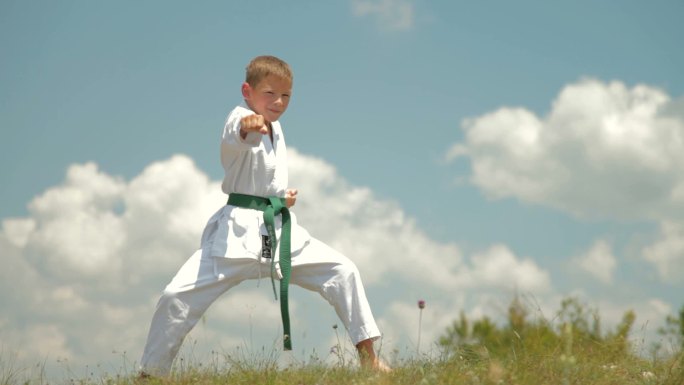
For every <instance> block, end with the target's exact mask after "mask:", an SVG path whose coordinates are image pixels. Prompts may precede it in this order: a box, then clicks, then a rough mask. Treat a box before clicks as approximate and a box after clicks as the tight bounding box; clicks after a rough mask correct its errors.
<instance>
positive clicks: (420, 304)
mask: <svg viewBox="0 0 684 385" xmlns="http://www.w3.org/2000/svg"><path fill="white" fill-rule="evenodd" d="M418 309H420V314H419V317H418V346H416V353H420V333H421V329H422V325H423V309H425V301H424V300H422V299H420V300H418Z"/></svg>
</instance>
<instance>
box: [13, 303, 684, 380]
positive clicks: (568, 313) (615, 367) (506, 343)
mask: <svg viewBox="0 0 684 385" xmlns="http://www.w3.org/2000/svg"><path fill="white" fill-rule="evenodd" d="M529 313H530V311H529V309H527V308H525V307H524V306H523V305H522V304H521V302H520V301H519V299H518V298H514V300H513V302H512V303H511V306H510V308H509V314H508V323H507V324H504V325H497V324H495V323H494V322H492V321H491V320H490V319H488V318H487V317H483V318H482V319H479V320H474V321H473V320H468V319H467V318H466V317H465V316H464V315H463V314H461V315H460V317H459V318H458V319H456V320H455V321H454V322H453V324H452V325H451V326H450V327H449V328H447V330H446V331H445V333H444V335H442V336H441V337H440V338H439V342H438V344H436V345H434V346H433V348H432V350H430V352H431V353H427V354H420V355H418V354H417V353H414V354H408V356H411V355H412V357H410V358H408V359H406V358H400V356H401V354H400V352H398V351H394V352H391V353H390V354H386V353H383V354H384V355H385V358H386V359H387V360H388V361H389V364H390V366H392V367H393V368H394V370H393V371H392V372H391V373H377V372H374V371H370V370H365V369H361V368H359V366H358V360H357V358H356V357H355V356H354V353H353V352H351V351H349V350H346V349H345V347H344V346H340V345H339V338H338V346H337V347H336V350H334V351H333V352H331V355H330V356H328V359H329V360H330V359H333V362H324V361H322V360H321V359H319V358H317V357H315V356H313V355H312V356H311V357H310V359H309V360H308V362H296V363H293V364H289V365H283V364H282V363H279V362H280V361H282V360H279V354H280V353H279V351H278V350H277V349H276V348H275V347H272V348H263V349H261V350H256V351H254V350H251V349H249V348H247V347H245V348H244V349H236V350H235V352H233V353H216V352H214V353H212V358H211V359H209V360H192V359H191V360H187V359H183V358H181V359H178V360H177V362H176V364H175V370H174V372H173V375H172V376H171V377H170V378H164V379H159V378H153V379H147V380H140V379H138V378H137V373H135V369H132V368H134V367H135V365H129V364H126V361H127V360H126V359H125V357H124V363H125V364H124V366H125V367H124V369H123V371H122V372H121V373H119V374H116V375H101V376H97V375H94V374H90V375H88V376H86V377H85V378H78V377H77V376H74V375H73V374H72V373H71V372H69V371H67V373H70V374H69V375H68V377H69V378H67V379H65V380H63V381H61V382H60V381H53V380H47V379H46V376H45V372H44V364H42V365H40V364H39V365H38V366H37V367H36V368H34V370H33V371H31V370H22V369H19V368H17V366H16V364H15V362H14V361H13V360H11V359H9V360H8V359H7V358H6V355H3V354H0V385H32V384H40V385H43V384H48V383H49V384H56V383H64V384H70V385H77V384H79V385H80V384H83V385H90V384H93V385H95V384H98V385H109V384H111V385H114V384H121V385H124V384H145V385H155V384H164V385H190V384H207V385H219V384H245V385H247V384H249V385H253V384H272V385H280V384H283V385H285V384H287V385H338V384H339V385H342V384H344V385H350V384H351V385H362V384H369V385H370V384H379V385H380V384H387V385H389V384H407V385H409V384H410V385H430V384H472V385H490V384H491V385H497V384H519V385H527V384H530V385H545V384H549V385H570V384H582V385H584V384H587V385H609V384H610V385H613V384H614V385H637V384H639V385H643V384H646V385H651V384H652V385H656V384H657V385H684V350H683V348H684V307H683V308H682V310H681V311H680V312H679V315H678V316H677V317H675V316H669V317H668V318H667V320H666V326H665V327H664V328H662V329H661V330H659V334H660V335H661V336H662V337H664V341H668V343H669V346H670V350H669V352H667V351H666V349H664V347H663V346H662V343H660V344H659V345H654V346H653V348H652V349H650V350H649V353H648V354H643V350H644V347H640V348H639V349H636V348H635V346H634V345H633V344H634V343H633V342H631V341H630V339H629V338H628V337H629V335H630V333H631V330H632V327H633V325H634V321H635V318H636V315H635V314H634V312H632V311H627V312H626V313H625V314H624V317H623V320H622V322H621V323H620V324H618V325H617V326H616V328H615V330H609V331H602V329H601V322H600V321H601V320H600V317H599V315H598V311H593V310H591V309H588V308H587V306H586V305H584V304H582V303H580V302H579V301H578V300H576V299H572V298H568V299H564V300H563V301H562V303H561V310H560V311H559V312H558V313H557V314H556V316H555V317H553V318H552V319H551V320H547V319H544V318H536V319H530V318H531V317H530V316H529ZM333 328H334V329H335V333H336V335H337V328H336V327H333ZM419 334H420V333H419ZM338 337H339V336H338ZM345 346H346V345H345ZM637 350H639V351H637ZM640 352H641V353H640Z"/></svg>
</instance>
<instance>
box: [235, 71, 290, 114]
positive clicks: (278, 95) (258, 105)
mask: <svg viewBox="0 0 684 385" xmlns="http://www.w3.org/2000/svg"><path fill="white" fill-rule="evenodd" d="M291 93H292V82H290V81H288V80H285V79H282V78H280V77H278V76H275V75H268V76H267V77H265V78H264V79H262V80H261V81H260V82H259V83H257V85H256V86H254V87H252V86H251V85H249V84H248V83H244V84H242V96H243V97H244V98H245V101H246V102H247V105H248V106H249V108H251V109H252V110H253V111H254V112H256V113H257V114H259V115H262V116H263V117H264V119H266V120H267V121H269V122H275V121H276V120H278V118H279V117H280V115H282V114H283V113H284V112H285V110H287V106H288V104H289V103H290V94H291Z"/></svg>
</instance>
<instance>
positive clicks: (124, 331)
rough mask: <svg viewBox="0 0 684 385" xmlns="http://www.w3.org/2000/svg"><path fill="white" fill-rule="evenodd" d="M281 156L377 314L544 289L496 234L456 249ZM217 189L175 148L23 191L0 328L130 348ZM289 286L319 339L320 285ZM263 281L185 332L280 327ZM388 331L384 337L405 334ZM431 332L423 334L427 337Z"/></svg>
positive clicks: (11, 334) (213, 335) (134, 353)
mask: <svg viewBox="0 0 684 385" xmlns="http://www.w3.org/2000/svg"><path fill="white" fill-rule="evenodd" d="M289 158H290V175H291V185H292V186H293V187H296V188H298V189H299V191H300V194H299V200H298V202H297V205H296V206H295V211H296V213H297V215H298V219H299V222H300V223H301V224H302V225H304V226H305V227H307V228H308V229H309V230H310V232H311V233H312V234H313V235H314V236H316V237H318V238H320V239H322V240H323V241H325V242H327V243H329V244H330V245H332V246H333V247H335V248H336V249H338V250H340V251H342V252H343V253H345V254H346V255H348V256H349V257H350V258H351V259H352V260H354V261H355V262H356V263H357V265H358V267H359V269H360V270H361V272H362V274H363V278H364V282H365V284H366V287H367V293H368V294H369V299H370V300H371V302H374V303H376V304H377V306H374V312H375V313H376V315H377V316H378V319H380V320H387V319H391V317H392V315H393V314H395V313H397V314H398V313H400V312H402V311H408V308H409V306H410V307H413V306H415V300H417V298H418V297H422V298H426V299H428V300H430V303H434V304H435V305H438V306H437V307H436V308H435V309H437V308H439V309H442V310H441V311H440V312H439V313H434V316H435V317H437V318H436V319H437V320H439V322H438V323H439V325H446V324H447V320H448V318H449V314H452V315H453V317H456V315H457V313H458V310H459V309H460V308H462V307H464V306H474V305H475V302H476V301H477V300H478V299H477V296H473V298H472V299H471V300H470V302H468V301H467V300H466V293H467V292H468V291H469V290H471V291H472V290H477V291H478V295H480V294H479V293H480V292H481V293H485V294H489V295H491V294H492V293H496V292H501V291H505V292H508V291H509V290H510V289H511V288H514V287H516V288H518V289H521V290H530V291H544V290H548V289H549V288H550V284H549V279H548V274H547V273H546V272H544V271H543V270H542V269H540V268H539V267H538V266H536V265H535V264H534V263H533V262H532V261H530V260H528V259H523V258H519V257H517V256H515V255H514V253H513V252H512V251H510V250H509V249H508V248H506V247H505V246H503V245H498V246H494V247H492V248H491V249H488V250H485V251H484V252H482V253H480V254H476V255H474V256H472V257H467V256H463V255H462V253H461V251H460V249H459V247H458V246H457V245H455V244H451V243H440V242H436V241H434V240H432V239H430V238H429V237H428V236H427V235H426V234H425V233H423V232H422V231H421V229H420V228H419V227H418V226H417V225H416V223H415V221H414V220H413V219H412V218H409V217H407V216H406V215H405V213H404V212H403V210H402V209H401V207H400V206H399V205H398V204H397V203H396V202H392V201H388V200H382V199H379V198H377V197H376V196H374V194H373V192H372V191H371V190H369V189H368V188H364V187H357V186H352V185H350V184H349V183H347V182H346V181H345V180H344V178H342V177H341V176H340V175H339V174H338V173H337V171H336V170H335V168H334V167H332V166H331V165H329V164H328V163H326V162H325V161H323V160H321V159H317V158H314V157H310V156H306V155H303V154H300V153H299V152H297V151H296V150H295V149H291V150H290V154H289ZM225 200H226V197H225V195H224V194H223V193H222V192H221V190H220V182H219V181H213V180H211V179H210V178H208V177H207V175H206V174H205V173H203V172H202V171H201V170H199V169H197V167H196V166H195V164H194V163H193V161H192V160H191V159H190V158H188V157H186V156H182V155H177V156H173V157H171V158H170V159H167V160H163V161H159V162H155V163H152V164H150V165H149V166H147V167H146V168H145V169H144V170H143V171H142V172H141V173H140V174H139V175H137V176H135V177H133V178H132V179H130V180H124V179H123V178H120V177H116V176H112V175H109V174H107V173H106V172H104V171H102V170H100V169H99V168H98V166H97V165H96V164H94V163H86V164H77V165H72V166H70V167H69V168H68V170H67V172H66V177H65V179H64V181H63V182H62V183H60V184H59V185H56V186H53V187H51V188H49V189H47V190H46V191H45V192H44V193H42V194H40V195H39V196H37V197H35V198H34V199H33V200H32V201H31V202H30V203H29V204H28V208H29V215H28V216H26V217H23V218H5V219H3V220H2V227H1V231H0V250H1V253H2V259H3V262H4V264H5V265H4V266H3V269H2V270H0V290H2V291H3V292H4V293H6V295H4V296H3V297H2V305H3V308H5V309H11V311H8V312H6V313H4V314H3V316H2V317H0V324H2V325H3V328H2V331H0V340H2V341H3V343H4V344H9V345H10V346H9V347H8V348H9V349H17V350H19V353H18V355H19V357H20V358H25V359H33V360H35V361H41V360H44V359H54V358H60V359H65V360H68V361H69V362H70V363H71V365H80V364H82V365H86V364H90V365H91V366H93V365H95V364H99V363H102V362H106V361H111V360H112V359H115V360H119V359H120V358H119V357H113V356H112V351H116V352H124V351H125V352H128V353H127V354H128V357H129V359H130V360H137V359H138V357H139V355H140V352H141V350H142V347H143V346H142V345H143V344H144V341H145V338H146V334H147V327H148V325H149V324H148V322H149V319H150V317H151V313H152V311H153V309H154V305H155V302H156V299H157V297H158V294H159V292H160V291H161V289H162V288H163V287H164V285H165V284H166V283H167V282H168V281H169V280H170V279H171V277H172V276H173V274H174V273H175V271H176V270H177V269H178V268H179V267H180V265H181V264H182V263H183V262H184V261H185V260H186V259H187V257H188V256H189V255H190V254H191V253H192V252H193V251H194V250H195V249H196V248H197V247H198V246H199V240H200V235H201V232H202V229H203V228H204V224H205V222H206V220H207V219H208V218H209V217H210V216H211V214H212V213H213V212H214V211H215V210H217V209H218V208H220V207H221V205H223V204H225ZM246 285H249V284H246ZM241 286H244V285H241ZM294 293H295V294H294V295H293V298H292V300H291V304H292V312H293V314H296V315H297V321H296V327H295V328H294V330H293V332H294V333H299V334H297V337H298V338H297V340H296V341H301V342H300V343H302V344H305V346H307V345H306V344H307V343H308V344H309V345H315V344H316V342H315V341H319V340H321V341H324V340H326V339H325V338H317V337H306V336H307V335H309V336H313V335H317V334H316V333H319V334H320V333H326V332H327V333H330V331H329V330H327V328H321V325H320V323H321V314H328V315H329V317H330V318H328V319H329V320H330V323H331V324H332V323H334V322H337V321H336V316H335V314H334V311H333V310H332V309H330V308H329V305H328V304H327V303H326V302H325V301H324V300H322V299H320V298H317V296H314V297H309V298H308V299H305V298H307V297H306V296H305V295H304V294H303V293H298V294H297V292H296V291H295V292H294ZM270 294H271V291H270V284H264V285H263V287H257V286H256V284H254V285H252V286H246V287H242V288H236V289H233V290H231V291H230V292H229V293H228V294H227V295H226V296H224V297H223V298H222V299H221V300H220V301H218V302H217V303H216V304H215V306H213V307H212V308H211V309H210V311H209V312H208V314H207V317H206V318H205V320H204V321H203V322H202V323H201V325H200V326H199V327H198V328H197V330H196V332H193V333H194V334H193V335H192V336H191V338H190V339H192V338H195V339H198V340H201V341H204V344H205V345H206V347H207V348H208V349H212V348H216V345H217V344H218V345H219V346H220V347H231V346H232V347H234V346H240V345H244V344H245V342H246V339H247V338H246V337H245V336H246V335H248V334H251V331H252V330H254V329H256V330H259V332H258V333H254V335H255V338H256V336H257V335H259V336H261V337H263V338H266V339H267V340H268V336H269V335H271V336H272V337H273V340H274V341H275V340H277V338H278V326H276V325H279V312H278V307H277V306H275V305H274V304H273V299H272V298H271V297H270ZM378 297H380V298H385V299H386V301H385V300H382V301H380V302H378V299H377V298H378ZM313 298H315V299H313ZM390 304H391V305H390ZM407 304H410V305H407ZM386 308H390V310H387V311H386ZM388 317H390V318H388ZM382 322H384V321H382ZM435 322H437V321H435ZM384 324H385V325H389V324H391V322H384ZM433 327H434V326H433ZM319 329H323V330H320V332H319V331H318V330H319ZM271 332H272V334H269V333H271ZM388 332H389V333H390V334H391V333H392V329H391V327H389V328H388ZM396 332H397V333H399V334H396V335H394V336H391V335H390V334H387V333H386V336H387V337H388V339H393V340H394V341H400V340H403V338H404V337H405V336H406V335H407V334H406V333H405V331H404V330H397V331H396ZM439 332H441V330H436V331H435V332H434V333H433V334H429V333H428V334H426V336H425V338H426V344H427V343H428V342H427V339H430V338H432V337H434V335H436V334H438V333H439ZM317 336H319V335H317ZM261 341H262V342H263V339H262V340H261ZM298 343H299V342H298ZM274 346H275V345H274ZM191 348H192V349H195V346H194V345H192V346H191ZM319 351H320V350H319ZM196 353H197V352H196V351H194V350H193V351H192V354H196ZM93 360H95V361H96V362H93ZM131 365H132V363H131Z"/></svg>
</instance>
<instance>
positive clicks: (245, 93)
mask: <svg viewBox="0 0 684 385" xmlns="http://www.w3.org/2000/svg"><path fill="white" fill-rule="evenodd" d="M251 92H252V87H250V86H249V83H247V82H244V83H242V97H243V98H245V99H249V97H250V94H251Z"/></svg>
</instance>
